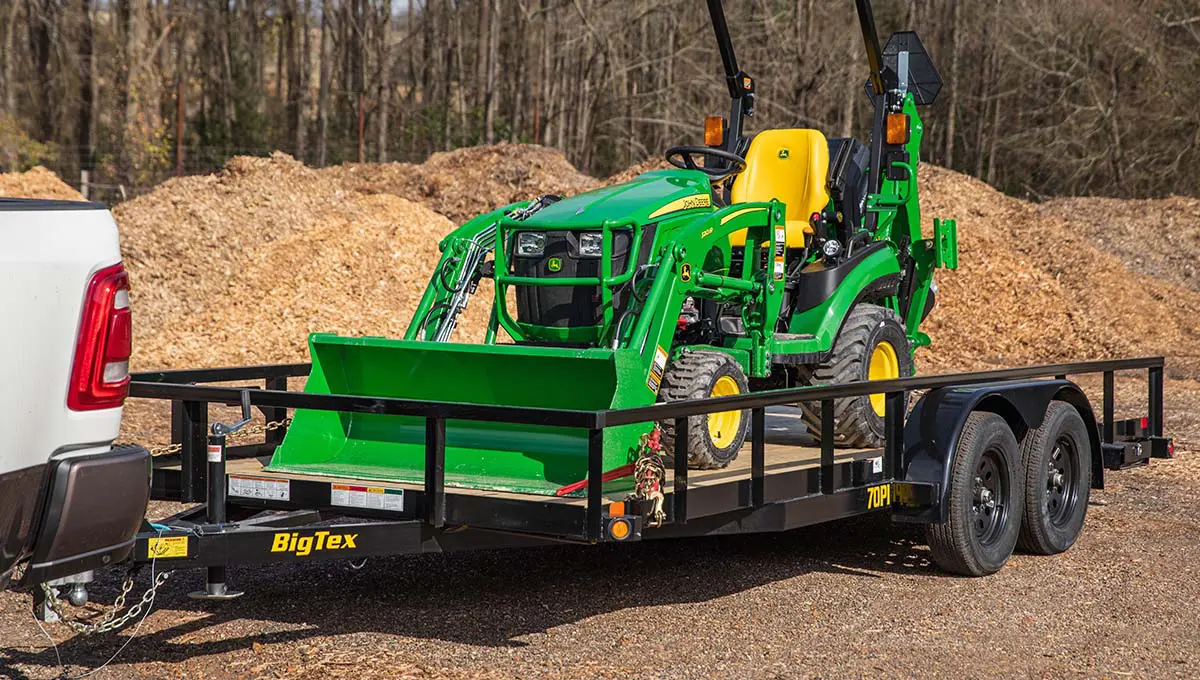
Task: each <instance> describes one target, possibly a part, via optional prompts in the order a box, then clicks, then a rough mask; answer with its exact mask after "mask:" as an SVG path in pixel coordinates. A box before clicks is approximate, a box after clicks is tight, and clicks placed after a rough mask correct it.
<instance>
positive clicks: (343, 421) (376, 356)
mask: <svg viewBox="0 0 1200 680" xmlns="http://www.w3.org/2000/svg"><path fill="white" fill-rule="evenodd" d="M309 348H310V350H311V353H312V360H313V368H312V374H311V375H310V376H309V379H308V384H307V385H306V386H305V392H309V393H318V394H342V395H355V396H371V397H393V398H399V399H412V400H418V401H439V402H455V403H460V404H463V403H466V404H480V405H494V406H516V407H540V408H549V409H575V410H600V409H607V408H619V407H625V406H644V405H648V404H650V403H653V401H654V394H653V393H652V392H651V391H650V390H649V389H647V388H646V379H645V376H644V375H640V373H641V369H640V368H639V366H640V362H639V358H638V355H637V354H636V352H634V351H632V350H617V351H609V350H602V349H583V350H576V349H563V348H548V347H532V346H516V345H465V344H451V343H437V342H424V341H415V340H388V339H384V338H346V337H340V336H336V335H325V334H314V335H312V336H311V337H310V338H309ZM623 382H624V384H623ZM637 386H640V389H638V388H637ZM650 428H651V424H650V423H646V424H640V425H631V426H624V427H614V428H606V429H605V430H604V431H603V444H604V470H605V471H608V470H611V469H613V468H617V467H620V466H622V465H624V464H626V463H628V462H630V461H631V455H632V454H633V453H634V452H635V450H636V446H637V443H638V438H639V437H640V436H641V435H642V434H643V433H645V432H647V431H649V429H650ZM267 469H269V470H272V471H279V472H288V473H301V474H310V475H328V476H336V477H343V478H346V477H348V478H360V479H378V480H385V481H390V482H403V483H412V484H420V483H423V481H424V479H425V420H424V418H420V417H413V416H390V415H377V414H362V413H337V412H333V411H315V410H305V409H300V410H297V411H296V412H295V414H294V416H293V420H292V424H291V427H290V428H289V429H288V432H287V436H286V437H285V438H284V440H283V443H282V444H281V445H280V446H279V448H278V449H276V451H275V455H274V457H273V458H272V460H271V464H270V465H269V466H268V468H267ZM585 477H587V431H586V430H583V429H578V428H565V427H559V426H549V425H537V426H534V425H518V424H512V423H496V422H481V421H470V420H449V421H447V422H446V485H447V486H456V487H465V488H473V489H488V490H496V491H515V492H523V493H540V494H553V493H554V492H555V490H557V489H559V488H561V487H563V486H566V485H568V484H571V483H574V482H577V481H580V480H582V479H584V478H585ZM623 486H630V487H632V482H631V480H628V479H627V480H623V484H622V483H621V482H614V483H611V484H610V485H609V488H612V489H616V488H622V487H623Z"/></svg>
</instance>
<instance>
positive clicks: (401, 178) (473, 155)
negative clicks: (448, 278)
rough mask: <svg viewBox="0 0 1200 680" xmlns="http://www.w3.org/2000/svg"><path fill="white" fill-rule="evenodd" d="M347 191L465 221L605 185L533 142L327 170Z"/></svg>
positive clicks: (460, 221)
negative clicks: (395, 200)
mask: <svg viewBox="0 0 1200 680" xmlns="http://www.w3.org/2000/svg"><path fill="white" fill-rule="evenodd" d="M322 172H323V173H324V174H326V175H327V176H331V177H337V178H338V179H339V180H340V182H341V184H342V186H343V187H344V188H345V189H347V190H348V191H357V192H361V193H368V194H393V195H396V196H402V197H404V198H407V199H410V200H414V201H418V202H420V203H422V204H424V205H425V206H427V207H429V208H430V209H432V210H433V211H434V212H438V213H441V214H442V215H445V216H446V217H448V218H450V219H451V220H453V221H454V222H455V223H458V224H461V223H463V222H466V221H467V220H469V219H471V218H472V217H474V216H476V215H478V214H480V213H482V212H486V211H488V210H494V209H495V208H497V207H500V206H503V205H508V204H509V203H515V202H517V201H524V200H527V199H530V198H533V197H535V196H538V195H541V194H558V195H564V196H569V195H573V194H578V193H582V192H584V191H588V190H591V189H595V188H596V187H598V186H600V185H601V182H599V181H598V180H596V179H594V178H592V177H588V176H587V175H585V174H583V173H581V172H579V171H578V170H576V169H575V167H574V166H573V165H571V164H570V163H569V162H568V161H567V159H566V158H565V157H564V156H563V155H562V154H561V153H559V152H557V151H554V150H552V149H547V148H545V147H540V146H533V145H528V144H501V145H497V146H481V147H473V148H466V149H456V150H454V151H447V152H444V153H436V154H433V155H432V156H430V157H429V158H428V159H427V160H426V161H425V162H424V163H422V164H420V165H412V164H408V163H384V164H378V163H368V164H364V165H357V164H351V165H344V166H341V167H337V168H330V169H328V170H324V171H322Z"/></svg>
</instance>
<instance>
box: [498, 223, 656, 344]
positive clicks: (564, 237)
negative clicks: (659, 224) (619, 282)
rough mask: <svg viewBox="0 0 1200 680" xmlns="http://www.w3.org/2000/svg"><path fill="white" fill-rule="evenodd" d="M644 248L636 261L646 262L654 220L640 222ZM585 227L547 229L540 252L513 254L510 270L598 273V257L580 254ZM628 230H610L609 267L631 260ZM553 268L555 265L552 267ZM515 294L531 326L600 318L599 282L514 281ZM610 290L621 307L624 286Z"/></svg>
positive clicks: (521, 316) (617, 268)
mask: <svg viewBox="0 0 1200 680" xmlns="http://www.w3.org/2000/svg"><path fill="white" fill-rule="evenodd" d="M642 229H643V235H642V249H641V250H642V252H641V253H639V257H638V264H642V263H644V262H645V260H646V258H647V257H648V255H649V252H650V246H651V245H652V243H653V241H654V225H650V226H646V227H642ZM585 231H588V230H586V229H581V230H578V231H550V232H546V250H545V252H544V253H543V254H542V255H540V256H538V257H513V258H512V265H511V266H512V272H513V274H514V275H516V276H528V277H535V278H539V279H556V278H559V279H568V278H576V277H597V278H598V277H599V276H600V258H598V257H583V256H581V255H580V254H579V234H580V233H582V232H585ZM632 242H633V235H632V233H630V232H628V231H625V232H615V233H614V234H613V258H612V261H613V264H612V272H613V273H614V274H620V273H621V272H624V271H625V267H626V266H627V265H628V263H629V250H630V247H631V245H632ZM555 270H557V271H555ZM514 288H515V290H516V298H517V320H518V321H520V322H522V323H527V324H533V325H535V326H549V327H555V328H580V327H586V326H598V325H600V324H601V323H602V322H603V318H604V316H603V310H602V309H601V306H600V288H599V287H598V286H552V287H546V286H514ZM627 288H628V287H627V286H625V287H622V288H621V289H620V290H618V291H616V293H615V295H614V304H615V306H616V307H617V309H618V310H619V309H621V308H623V307H624V303H625V298H626V295H627V293H626V289H627Z"/></svg>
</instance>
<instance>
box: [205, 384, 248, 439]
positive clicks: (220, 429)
mask: <svg viewBox="0 0 1200 680" xmlns="http://www.w3.org/2000/svg"><path fill="white" fill-rule="evenodd" d="M251 420H253V419H252V418H251V417H250V390H242V419H241V420H239V421H237V422H236V423H233V424H232V425H226V424H225V423H213V425H212V433H213V435H215V436H217V437H224V436H226V435H231V434H233V433H234V432H237V431H238V430H240V429H242V428H243V427H245V426H246V425H247V424H249V422H250V421H251Z"/></svg>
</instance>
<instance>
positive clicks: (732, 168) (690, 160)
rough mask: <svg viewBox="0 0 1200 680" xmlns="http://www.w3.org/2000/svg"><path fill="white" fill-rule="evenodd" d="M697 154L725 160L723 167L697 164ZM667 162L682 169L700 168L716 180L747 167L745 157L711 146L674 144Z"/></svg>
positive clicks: (668, 153)
mask: <svg viewBox="0 0 1200 680" xmlns="http://www.w3.org/2000/svg"><path fill="white" fill-rule="evenodd" d="M697 156H700V157H702V158H705V159H708V158H715V159H718V160H721V161H724V162H723V163H722V166H721V167H716V168H710V167H706V166H701V165H699V164H697V163H696V157H697ZM667 162H668V163H670V164H671V165H674V166H675V167H677V168H679V169H681V170H699V171H700V172H703V173H704V174H706V175H708V177H709V179H711V180H713V181H714V182H719V181H721V180H723V179H725V178H727V177H732V176H733V175H737V174H739V173H741V172H743V171H745V169H746V159H745V158H742V157H741V156H739V155H737V154H736V153H733V152H731V151H726V150H725V149H716V148H713V147H711V146H673V147H671V148H670V149H667Z"/></svg>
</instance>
